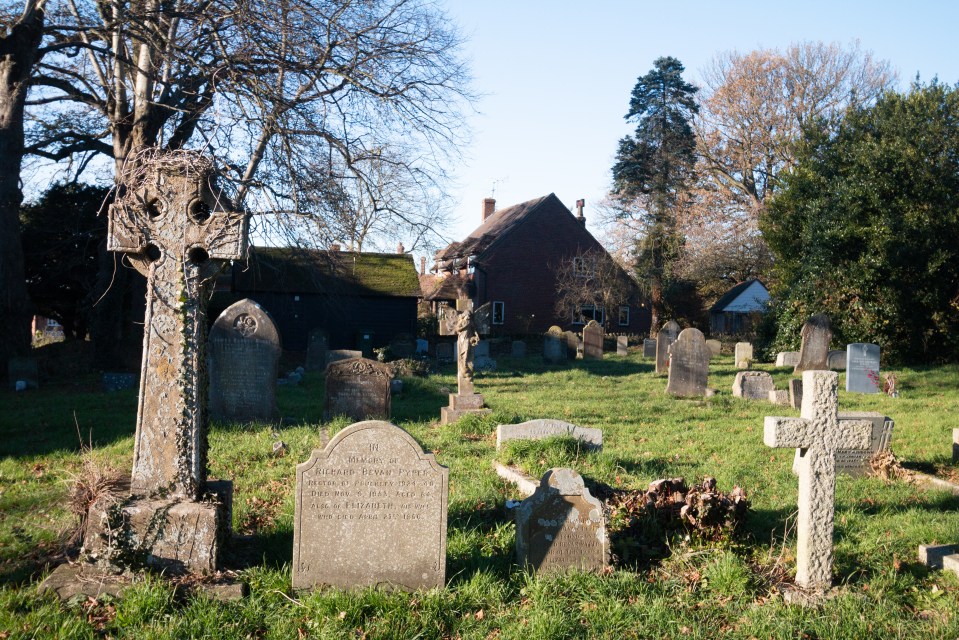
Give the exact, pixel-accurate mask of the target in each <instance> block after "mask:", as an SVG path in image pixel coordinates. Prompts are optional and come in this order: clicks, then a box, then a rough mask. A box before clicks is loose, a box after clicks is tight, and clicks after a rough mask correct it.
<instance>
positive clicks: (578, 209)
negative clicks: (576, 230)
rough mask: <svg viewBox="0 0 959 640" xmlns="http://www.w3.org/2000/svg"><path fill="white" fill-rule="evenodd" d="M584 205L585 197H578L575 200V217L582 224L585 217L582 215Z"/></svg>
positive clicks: (584, 224) (584, 222) (584, 221)
mask: <svg viewBox="0 0 959 640" xmlns="http://www.w3.org/2000/svg"><path fill="white" fill-rule="evenodd" d="M585 207H586V199H585V198H580V199H579V200H577V201H576V219H577V220H579V221H580V222H582V223H583V226H584V227H585V226H586V217H585V216H583V209H584V208H585Z"/></svg>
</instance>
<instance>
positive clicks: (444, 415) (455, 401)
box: [440, 393, 493, 424]
mask: <svg viewBox="0 0 959 640" xmlns="http://www.w3.org/2000/svg"><path fill="white" fill-rule="evenodd" d="M492 412H493V410H492V409H487V408H486V404H485V403H484V402H483V394H481V393H469V394H464V395H459V394H455V393H451V394H450V405H449V406H448V407H441V408H440V424H452V423H453V422H456V421H457V420H459V419H460V418H462V417H463V416H465V415H467V414H470V413H471V414H476V415H488V414H490V413H492Z"/></svg>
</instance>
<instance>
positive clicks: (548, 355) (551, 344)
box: [543, 327, 566, 363]
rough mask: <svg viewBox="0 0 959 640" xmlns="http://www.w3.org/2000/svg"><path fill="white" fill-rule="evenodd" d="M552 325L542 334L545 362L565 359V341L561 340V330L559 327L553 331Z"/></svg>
mask: <svg viewBox="0 0 959 640" xmlns="http://www.w3.org/2000/svg"><path fill="white" fill-rule="evenodd" d="M553 329H554V327H550V330H549V331H548V332H547V333H546V334H544V335H543V359H544V360H545V361H546V362H554V363H555V362H563V361H564V360H566V343H565V341H564V340H563V332H562V331H560V330H559V327H555V329H557V331H555V332H554V331H553Z"/></svg>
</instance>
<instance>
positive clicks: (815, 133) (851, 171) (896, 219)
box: [760, 81, 959, 362]
mask: <svg viewBox="0 0 959 640" xmlns="http://www.w3.org/2000/svg"><path fill="white" fill-rule="evenodd" d="M781 180H782V184H781V191H780V193H779V194H778V195H777V196H776V197H775V198H774V199H773V200H772V201H771V202H770V203H769V204H768V207H767V210H766V212H765V213H764V214H763V215H762V217H761V219H760V226H761V228H762V231H763V233H764V234H765V237H766V240H767V242H768V243H769V246H770V248H771V249H772V251H773V252H774V254H775V257H776V265H775V274H776V276H777V278H776V280H777V282H776V283H775V286H774V288H773V291H772V293H773V296H774V298H775V299H776V300H777V303H776V309H775V310H776V314H777V322H778V331H779V333H778V336H777V345H778V346H779V347H782V348H784V347H787V346H795V344H797V343H798V335H799V328H800V326H801V324H802V322H803V321H804V320H805V319H806V318H808V317H809V315H811V314H813V313H820V312H821V313H826V314H828V315H829V316H830V317H831V318H832V321H833V329H834V331H835V332H836V333H837V338H838V340H839V341H845V342H876V343H878V344H879V345H880V346H881V347H882V349H883V357H884V359H886V358H888V359H889V361H899V362H925V361H941V360H954V359H955V358H956V357H959V90H957V89H956V88H955V87H948V86H944V85H941V84H939V83H938V82H935V81H934V82H932V83H931V84H928V85H920V84H918V83H917V84H915V85H913V87H912V89H911V90H910V91H909V92H908V93H907V94H897V93H892V92H889V93H886V94H884V95H883V96H882V97H881V98H880V99H879V100H878V101H877V102H876V104H875V106H872V107H853V108H850V110H849V111H847V112H846V114H845V117H844V119H843V120H842V122H841V123H840V124H839V126H838V128H837V129H836V131H835V133H834V134H830V133H829V131H828V128H827V127H826V126H824V125H822V124H820V125H819V126H818V127H813V128H809V129H807V130H806V137H805V140H804V142H803V144H801V145H800V146H799V148H798V151H797V155H796V160H795V166H794V167H793V168H792V169H791V170H790V171H787V172H786V173H784V174H783V175H782V176H781Z"/></svg>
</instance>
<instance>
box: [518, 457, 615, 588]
mask: <svg viewBox="0 0 959 640" xmlns="http://www.w3.org/2000/svg"><path fill="white" fill-rule="evenodd" d="M516 562H517V564H519V565H520V566H521V567H528V568H530V569H531V570H533V571H535V572H537V573H545V572H549V571H565V570H567V569H580V570H585V571H596V572H600V571H603V570H604V569H606V567H607V566H609V536H608V535H607V533H606V518H605V515H604V513H603V503H602V502H600V501H599V500H597V499H596V498H594V497H593V496H592V495H590V493H589V489H587V488H586V486H585V485H584V484H583V478H582V477H581V476H580V475H579V474H578V473H576V472H575V471H573V470H572V469H563V468H560V469H550V470H549V471H547V472H546V473H545V474H544V475H543V478H542V479H541V480H540V483H539V486H538V487H537V488H536V491H535V492H534V493H533V495H531V496H530V497H528V498H526V499H525V500H523V502H521V503H520V505H519V506H518V507H517V508H516Z"/></svg>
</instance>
